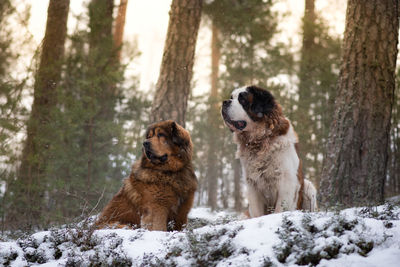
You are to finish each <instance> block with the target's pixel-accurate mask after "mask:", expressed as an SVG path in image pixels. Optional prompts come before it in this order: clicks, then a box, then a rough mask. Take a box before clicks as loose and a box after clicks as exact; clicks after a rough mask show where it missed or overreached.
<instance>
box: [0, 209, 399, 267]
mask: <svg viewBox="0 0 400 267" xmlns="http://www.w3.org/2000/svg"><path fill="white" fill-rule="evenodd" d="M399 217H400V207H398V206H396V207H393V206H391V205H385V206H379V207H374V208H357V209H356V208H353V209H347V210H344V211H341V212H336V213H335V212H319V213H303V212H299V211H296V212H285V213H281V214H272V215H268V216H263V217H260V218H254V219H248V220H240V218H239V216H237V215H235V214H234V213H228V212H218V213H212V212H210V211H209V210H208V209H206V208H196V209H193V210H192V211H191V213H190V222H189V225H188V227H187V229H186V230H185V231H183V232H149V231H146V230H143V229H136V230H130V229H106V230H95V231H94V230H93V229H90V225H88V224H81V225H79V226H78V227H75V228H71V227H67V228H61V229H53V230H51V231H45V232H39V233H36V234H33V235H31V236H27V237H25V238H21V239H18V240H16V241H10V242H0V265H5V266H8V265H10V266H33V265H35V266H37V265H42V266H97V265H103V266H131V265H132V266H288V265H290V266H295V265H319V266H340V265H342V266H398V263H399V262H400V219H399Z"/></svg>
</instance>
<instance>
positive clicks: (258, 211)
mask: <svg viewBox="0 0 400 267" xmlns="http://www.w3.org/2000/svg"><path fill="white" fill-rule="evenodd" d="M247 199H248V200H249V213H250V217H251V218H254V217H260V216H263V215H264V199H263V195H262V194H261V193H260V192H259V191H258V190H257V189H256V188H255V187H254V186H253V185H250V184H247Z"/></svg>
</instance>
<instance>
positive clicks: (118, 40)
mask: <svg viewBox="0 0 400 267" xmlns="http://www.w3.org/2000/svg"><path fill="white" fill-rule="evenodd" d="M127 6H128V0H121V2H120V3H119V6H118V15H117V18H116V19H115V27H114V48H115V49H116V59H117V61H118V62H120V59H121V48H122V40H123V37H124V28H125V17H126V8H127Z"/></svg>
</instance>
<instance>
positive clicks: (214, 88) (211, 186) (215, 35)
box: [206, 24, 224, 210]
mask: <svg viewBox="0 0 400 267" xmlns="http://www.w3.org/2000/svg"><path fill="white" fill-rule="evenodd" d="M219 48H220V47H219V31H218V28H217V27H216V26H215V25H214V24H213V26H212V38H211V92H210V97H209V100H208V101H209V107H210V109H209V110H208V114H207V120H208V125H209V127H210V130H209V132H208V133H207V134H208V135H207V136H208V137H209V138H208V142H207V143H208V146H209V148H208V153H207V173H206V177H207V181H208V185H207V189H208V192H207V193H208V206H210V207H211V209H212V210H215V209H216V208H217V188H218V175H217V172H218V170H217V168H218V165H217V160H218V159H217V156H216V154H217V150H218V147H217V145H218V144H217V143H216V140H215V135H214V134H215V131H216V130H217V129H218V118H219V107H218V102H219V101H218V72H219V60H220V56H221V55H220V49H219ZM221 193H224V192H221Z"/></svg>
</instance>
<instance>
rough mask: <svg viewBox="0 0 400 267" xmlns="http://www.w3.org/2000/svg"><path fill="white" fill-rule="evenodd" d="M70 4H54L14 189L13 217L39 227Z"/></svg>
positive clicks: (63, 1)
mask: <svg viewBox="0 0 400 267" xmlns="http://www.w3.org/2000/svg"><path fill="white" fill-rule="evenodd" d="M69 2H70V1H69V0H50V2H49V7H48V10H47V24H46V31H45V36H44V39H43V46H42V52H41V56H40V65H39V69H38V72H37V74H36V77H35V84H34V95H33V104H32V111H31V114H30V118H29V121H28V124H27V138H26V142H25V145H24V148H23V152H22V159H21V165H20V168H19V171H18V179H17V180H16V182H15V185H14V186H12V188H10V189H11V190H12V191H14V196H15V198H20V199H18V200H17V199H15V201H18V202H19V203H15V205H13V207H12V208H11V209H10V214H9V216H10V217H9V219H10V220H11V221H12V220H13V219H14V218H12V217H13V216H12V215H16V216H21V214H24V219H25V220H26V221H27V222H28V223H30V224H31V225H38V223H39V222H40V220H41V211H42V209H43V208H44V205H43V204H42V202H43V197H44V193H45V190H46V189H45V181H43V179H45V177H44V172H45V169H46V162H47V160H48V158H49V155H48V153H49V151H50V150H51V142H52V139H53V138H52V136H51V134H52V130H51V121H52V114H53V113H54V108H55V106H56V103H57V92H56V88H57V86H58V83H59V80H60V77H61V66H62V60H63V55H64V44H65V38H66V34H67V21H68V12H69Z"/></svg>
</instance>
